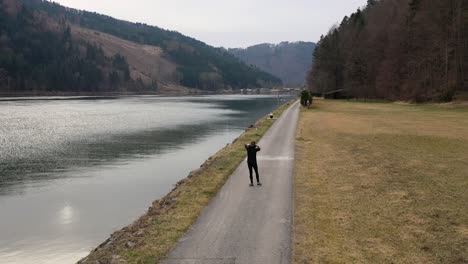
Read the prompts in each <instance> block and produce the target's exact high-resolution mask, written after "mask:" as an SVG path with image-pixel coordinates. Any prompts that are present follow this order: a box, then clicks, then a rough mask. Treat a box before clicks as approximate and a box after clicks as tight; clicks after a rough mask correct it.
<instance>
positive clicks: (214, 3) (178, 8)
mask: <svg viewBox="0 0 468 264" xmlns="http://www.w3.org/2000/svg"><path fill="white" fill-rule="evenodd" d="M55 1H56V2H59V3H61V4H63V5H65V6H69V7H74V8H78V9H84V10H88V11H96V12H98V13H103V14H106V15H110V16H113V17H115V18H119V19H124V20H129V21H132V22H142V23H147V24H150V25H156V26H159V27H162V28H165V29H170V30H176V31H179V32H181V33H183V34H185V35H188V36H191V37H194V38H196V39H199V40H201V41H204V42H206V43H207V44H210V45H212V46H216V47H220V46H223V47H229V48H233V47H247V46H250V45H254V44H259V43H265V42H267V43H278V42H281V41H300V40H302V41H314V42H316V41H317V40H318V39H319V38H320V35H322V34H324V33H326V32H327V31H328V29H329V28H330V27H331V26H332V25H333V24H336V23H339V22H341V19H342V18H343V17H344V16H345V15H349V14H350V13H352V12H354V11H356V10H357V8H358V7H361V6H364V5H365V4H366V3H367V0H234V1H232V0H229V1H226V0H224V1H223V0H164V1H161V0H132V1H127V0H55Z"/></svg>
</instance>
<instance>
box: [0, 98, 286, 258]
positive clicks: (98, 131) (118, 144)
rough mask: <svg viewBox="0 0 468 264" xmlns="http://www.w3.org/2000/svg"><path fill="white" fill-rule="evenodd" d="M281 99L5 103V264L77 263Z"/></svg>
mask: <svg viewBox="0 0 468 264" xmlns="http://www.w3.org/2000/svg"><path fill="white" fill-rule="evenodd" d="M277 104H278V102H277V99H276V98H274V97H262V96H260V97H252V96H251V97H243V96H228V97H220V96H206V97H178V98H159V97H133V98H123V99H117V100H99V99H98V100H84V101H83V100H67V101H63V100H57V101H50V100H45V101H0V144H1V145H0V147H1V148H0V213H1V216H0V263H73V262H76V261H77V260H78V259H80V258H81V257H83V256H85V255H86V254H87V253H88V252H89V250H91V249H92V248H93V247H95V246H96V245H98V244H99V243H100V242H102V241H103V240H105V239H106V238H107V237H108V235H109V234H110V233H111V232H112V231H115V230H118V229H119V228H121V227H123V226H125V225H127V224H129V223H131V222H132V221H133V220H135V219H136V217H137V216H139V215H141V214H142V213H144V211H145V210H146V209H147V207H148V206H149V205H150V204H151V202H152V201H153V200H155V199H157V198H159V197H161V196H163V195H164V194H165V193H167V192H168V191H169V190H170V189H171V187H172V185H173V184H174V183H176V182H177V181H178V180H180V179H182V178H184V177H186V175H187V174H188V173H189V171H191V170H193V169H195V168H197V167H198V166H199V165H200V164H201V163H202V162H203V161H204V160H205V159H206V158H207V157H209V156H210V155H212V154H214V153H215V152H216V151H217V150H218V149H220V148H221V147H223V146H224V145H226V144H227V143H228V142H231V141H232V140H233V139H234V138H235V137H237V136H238V135H239V134H240V133H241V132H242V131H243V129H244V128H245V127H247V126H248V125H249V124H251V123H253V122H254V121H255V120H257V119H259V118H260V117H262V116H264V115H266V114H267V113H268V112H270V111H271V110H272V109H274V108H276V107H277Z"/></svg>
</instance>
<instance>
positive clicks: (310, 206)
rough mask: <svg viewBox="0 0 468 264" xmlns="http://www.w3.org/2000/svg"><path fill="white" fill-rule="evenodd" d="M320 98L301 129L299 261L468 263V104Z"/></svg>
mask: <svg viewBox="0 0 468 264" xmlns="http://www.w3.org/2000/svg"><path fill="white" fill-rule="evenodd" d="M314 103H315V106H314V109H312V110H309V111H307V110H302V112H301V118H300V122H299V127H298V133H297V141H296V144H297V145H296V176H295V177H296V178H295V215H294V234H293V263H296V264H299V263H301V264H302V263H468V109H466V108H465V109H463V108H453V107H446V106H430V105H425V106H415V105H399V104H389V103H362V102H347V101H327V100H317V102H314Z"/></svg>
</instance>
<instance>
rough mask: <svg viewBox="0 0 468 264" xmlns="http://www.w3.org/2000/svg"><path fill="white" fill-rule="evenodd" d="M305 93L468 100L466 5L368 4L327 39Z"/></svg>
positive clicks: (466, 0)
mask: <svg viewBox="0 0 468 264" xmlns="http://www.w3.org/2000/svg"><path fill="white" fill-rule="evenodd" d="M314 60H315V61H314V66H313V69H312V71H311V72H310V73H309V75H308V85H309V87H310V88H311V89H312V90H313V91H314V92H318V93H327V92H328V91H333V90H338V89H345V92H346V93H348V95H350V96H353V97H362V98H381V99H390V100H411V101H417V102H424V101H450V100H452V99H454V98H456V97H457V96H458V98H461V97H462V96H463V94H466V93H467V92H468V0H444V1H432V0H379V1H377V0H369V1H368V4H367V7H365V8H363V9H362V10H358V11H357V12H356V13H354V14H352V15H351V16H350V17H345V18H344V19H343V21H342V22H341V24H340V25H337V26H336V27H333V28H332V29H331V30H330V31H329V33H328V34H327V35H326V36H324V37H322V38H321V40H320V42H319V43H318V46H317V48H316V49H315V52H314Z"/></svg>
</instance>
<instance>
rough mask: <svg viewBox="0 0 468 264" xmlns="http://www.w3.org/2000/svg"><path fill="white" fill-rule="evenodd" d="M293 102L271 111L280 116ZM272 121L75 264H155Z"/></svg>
mask: <svg viewBox="0 0 468 264" xmlns="http://www.w3.org/2000/svg"><path fill="white" fill-rule="evenodd" d="M292 102H293V101H291V102H289V103H286V104H284V105H283V106H281V107H280V108H279V109H277V110H276V111H275V112H274V115H275V116H279V115H281V113H282V112H283V111H284V110H286V109H287V108H288V107H289V106H290V105H291V103H292ZM274 121H275V119H269V118H263V119H262V120H260V121H258V122H257V124H256V126H257V128H258V129H249V130H248V131H246V132H245V133H244V134H242V135H241V136H240V137H239V138H238V139H237V140H236V141H235V142H234V143H233V144H231V145H229V146H227V147H225V148H223V149H222V150H220V151H219V152H218V153H217V154H216V155H214V156H213V157H211V158H210V159H208V160H207V161H206V162H205V163H204V164H203V165H202V166H201V167H200V169H198V170H196V171H193V172H192V173H191V174H190V176H189V177H188V178H186V179H184V180H182V181H181V182H179V183H178V184H177V187H176V188H175V189H174V190H173V191H172V192H171V193H169V194H168V195H167V196H166V197H164V198H162V199H161V200H158V201H155V202H153V205H152V206H151V207H150V208H149V210H148V212H147V213H146V214H145V215H143V216H142V217H141V218H140V219H138V220H137V221H135V222H134V223H133V224H132V225H130V226H128V227H126V228H124V229H122V230H120V231H117V232H115V233H114V234H113V235H112V236H111V238H109V239H108V240H107V241H105V242H104V243H103V244H102V245H100V246H99V247H98V248H97V249H96V250H94V251H93V252H92V253H91V254H90V255H89V256H88V257H86V258H84V259H83V260H82V261H80V262H79V263H92V264H95V263H115V264H124V263H148V264H150V263H151V264H154V263H158V262H159V261H160V260H162V259H164V257H165V256H166V254H167V253H168V252H169V251H170V250H171V249H172V247H174V246H175V244H176V243H177V241H178V239H179V238H180V237H181V236H182V235H183V234H184V233H185V232H186V231H187V229H188V228H189V227H190V226H191V225H192V224H193V223H194V222H195V220H196V219H197V217H198V215H199V214H200V213H201V211H202V210H203V209H204V208H205V207H206V206H207V205H208V203H209V202H210V200H211V199H212V198H213V197H214V196H215V195H216V194H217V192H218V191H219V189H220V188H221V187H222V186H223V185H224V183H225V182H226V180H227V179H228V177H229V176H230V175H231V174H232V173H233V172H234V170H235V169H236V168H237V167H238V165H239V164H240V163H241V162H242V160H243V159H244V158H245V156H246V152H245V149H244V144H246V143H248V142H251V141H252V140H255V141H257V142H258V141H259V140H260V138H261V137H262V136H263V135H264V134H265V132H266V131H268V129H269V128H270V127H271V126H272V125H273V123H274Z"/></svg>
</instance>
